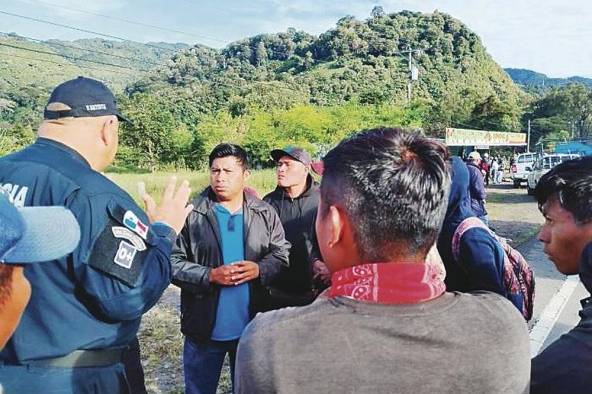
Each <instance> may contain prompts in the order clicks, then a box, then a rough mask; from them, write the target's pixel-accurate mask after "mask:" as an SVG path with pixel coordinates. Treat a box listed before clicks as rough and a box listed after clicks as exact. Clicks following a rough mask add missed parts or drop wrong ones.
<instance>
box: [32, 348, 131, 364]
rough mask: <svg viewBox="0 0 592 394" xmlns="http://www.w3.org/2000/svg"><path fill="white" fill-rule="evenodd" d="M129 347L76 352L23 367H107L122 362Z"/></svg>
mask: <svg viewBox="0 0 592 394" xmlns="http://www.w3.org/2000/svg"><path fill="white" fill-rule="evenodd" d="M126 350H127V347H121V348H109V349H98V350H74V351H73V352H72V353H70V354H66V355H65V356H62V357H54V358H44V359H41V360H31V361H27V362H24V363H23V364H22V365H29V366H35V367H53V368H84V367H107V366H109V365H113V364H117V363H120V362H122V360H123V354H124V352H125V351H126Z"/></svg>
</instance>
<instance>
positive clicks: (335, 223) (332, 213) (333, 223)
mask: <svg viewBox="0 0 592 394" xmlns="http://www.w3.org/2000/svg"><path fill="white" fill-rule="evenodd" d="M327 216H328V218H327V220H329V225H330V229H329V234H330V237H329V240H328V246H329V247H331V248H332V247H334V246H335V245H337V244H339V242H341V241H342V240H343V238H344V231H345V228H346V226H347V219H346V217H345V214H344V213H343V212H342V211H341V210H340V209H339V208H337V207H336V206H335V205H331V206H330V207H329V212H327Z"/></svg>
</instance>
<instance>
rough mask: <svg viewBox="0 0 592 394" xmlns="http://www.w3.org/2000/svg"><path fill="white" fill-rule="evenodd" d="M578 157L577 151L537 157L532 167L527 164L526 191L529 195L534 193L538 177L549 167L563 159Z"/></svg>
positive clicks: (547, 170)
mask: <svg viewBox="0 0 592 394" xmlns="http://www.w3.org/2000/svg"><path fill="white" fill-rule="evenodd" d="M578 157H580V155H578V154H577V153H570V154H564V153H552V154H546V155H544V156H542V157H539V158H538V159H537V160H536V161H535V162H534V164H533V166H532V167H530V166H529V168H530V171H529V174H528V179H527V181H526V192H527V193H528V194H529V195H533V194H534V188H535V187H536V185H537V183H538V182H539V179H541V177H542V176H543V175H545V174H546V173H547V172H549V171H550V170H551V168H553V167H555V166H556V165H557V164H559V163H563V162H564V161H567V160H571V159H576V158H578Z"/></svg>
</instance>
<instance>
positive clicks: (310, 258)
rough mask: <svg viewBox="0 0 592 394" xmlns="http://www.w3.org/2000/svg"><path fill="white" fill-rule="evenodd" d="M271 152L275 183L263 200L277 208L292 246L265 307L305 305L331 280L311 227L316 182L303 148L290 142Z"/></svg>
mask: <svg viewBox="0 0 592 394" xmlns="http://www.w3.org/2000/svg"><path fill="white" fill-rule="evenodd" d="M271 156H272V158H273V160H274V161H275V162H276V166H277V187H276V189H275V190H274V191H273V192H271V193H269V194H268V195H266V196H265V197H264V198H263V200H264V201H265V202H267V203H269V204H270V205H271V206H273V207H274V208H275V210H276V211H277V213H278V215H279V217H280V220H281V221H282V225H283V226H284V230H285V232H286V239H287V240H288V241H289V242H290V244H291V245H292V248H291V249H290V266H289V268H288V269H287V270H284V271H282V273H281V274H280V277H279V278H278V280H277V281H276V283H275V285H274V286H273V287H270V289H269V290H270V294H271V297H270V304H269V306H268V308H269V309H279V308H283V307H287V306H301V305H307V304H310V303H311V302H312V301H313V300H314V299H315V297H316V295H317V294H318V291H319V290H322V289H324V288H325V287H326V286H327V285H328V282H329V281H330V274H329V270H328V269H327V268H326V267H325V264H324V263H323V262H322V261H321V255H320V252H319V245H318V243H317V238H316V235H315V230H314V223H315V218H316V215H317V206H318V205H319V185H318V183H317V182H315V181H314V179H313V178H312V176H311V175H310V169H311V158H310V155H309V154H308V152H306V151H305V150H304V149H301V148H298V147H292V146H289V147H286V148H284V149H275V150H273V151H272V152H271Z"/></svg>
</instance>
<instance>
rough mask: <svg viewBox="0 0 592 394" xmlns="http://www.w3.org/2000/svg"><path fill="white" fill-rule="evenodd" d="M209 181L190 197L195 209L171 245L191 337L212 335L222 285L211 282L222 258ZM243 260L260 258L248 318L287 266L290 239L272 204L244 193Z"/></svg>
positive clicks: (201, 338) (175, 279)
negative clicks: (211, 272)
mask: <svg viewBox="0 0 592 394" xmlns="http://www.w3.org/2000/svg"><path fill="white" fill-rule="evenodd" d="M215 203H216V202H215V199H214V194H213V192H212V190H211V189H210V188H209V187H208V188H206V189H205V190H204V191H203V192H202V193H201V194H200V195H199V196H198V197H197V198H195V199H194V200H193V205H194V208H193V211H192V212H191V213H190V214H189V216H188V217H187V220H186V221H185V226H184V227H183V230H181V233H180V234H179V236H178V237H177V242H176V244H175V246H174V247H173V253H172V257H171V263H172V266H173V283H174V284H175V285H177V286H179V287H180V288H181V332H183V334H185V335H187V336H188V337H189V338H191V339H193V340H194V341H206V340H208V339H210V337H211V334H212V330H213V328H214V324H215V322H216V311H217V308H218V299H219V296H220V286H219V285H215V284H211V283H210V281H209V275H210V271H211V270H212V268H215V267H218V266H220V265H222V264H223V259H222V249H221V240H220V232H219V229H218V222H217V220H216V214H215V212H214V205H215ZM243 215H244V221H245V223H244V229H245V230H244V231H245V242H244V247H245V260H249V261H254V262H256V263H257V264H259V278H257V279H256V280H253V281H251V282H249V292H250V305H249V312H250V315H251V318H253V317H254V316H255V314H256V313H257V312H260V311H262V310H264V309H266V308H265V304H266V302H267V297H268V291H267V289H266V288H265V286H269V285H270V284H272V283H273V281H274V280H275V279H276V278H277V277H278V275H279V273H280V271H281V270H282V269H286V268H287V267H288V256H289V252H290V243H289V242H288V241H286V239H285V236H284V229H283V227H282V224H281V222H280V219H279V217H278V215H277V213H276V212H275V210H274V209H273V208H272V207H271V206H270V205H268V204H267V203H265V202H263V201H261V200H259V199H257V198H256V197H253V196H250V195H248V194H245V199H244V203H243Z"/></svg>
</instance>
